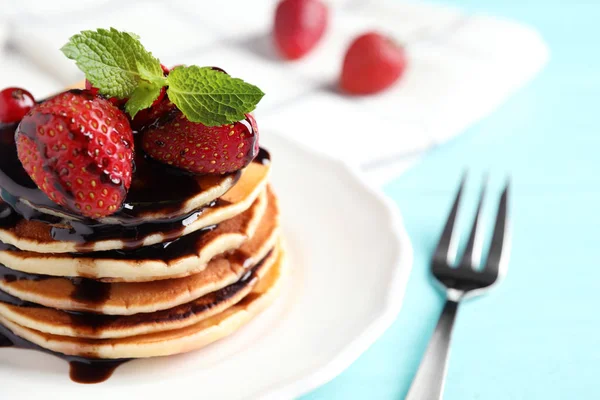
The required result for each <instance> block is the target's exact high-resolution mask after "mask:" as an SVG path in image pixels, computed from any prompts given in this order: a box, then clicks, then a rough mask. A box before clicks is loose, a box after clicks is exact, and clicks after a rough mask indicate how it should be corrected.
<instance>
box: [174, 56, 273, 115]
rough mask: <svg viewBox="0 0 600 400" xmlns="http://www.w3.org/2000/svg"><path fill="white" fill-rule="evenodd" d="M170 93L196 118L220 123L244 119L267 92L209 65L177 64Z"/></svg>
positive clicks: (182, 109)
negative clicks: (186, 65)
mask: <svg viewBox="0 0 600 400" xmlns="http://www.w3.org/2000/svg"><path fill="white" fill-rule="evenodd" d="M167 84H168V86H169V88H168V91H167V94H168V96H169V100H171V101H172V102H173V103H174V104H175V105H176V106H177V108H179V109H180V110H181V112H183V114H185V116H186V117H187V118H188V119H189V120H190V121H192V122H200V123H202V124H204V125H207V126H220V125H225V124H229V123H232V122H236V121H240V120H242V119H244V114H246V113H249V112H251V111H253V110H254V109H255V108H256V105H257V104H258V102H259V101H260V99H262V97H263V96H264V95H265V94H264V93H263V92H262V91H261V90H260V89H259V88H257V87H256V86H254V85H251V84H249V83H246V82H244V81H243V80H241V79H237V78H232V77H231V76H229V75H227V74H224V73H222V72H220V71H215V70H213V69H211V68H209V67H205V68H201V67H197V66H194V65H193V66H189V67H184V66H181V67H177V68H175V69H173V70H172V71H171V72H170V73H169V76H168V77H167Z"/></svg>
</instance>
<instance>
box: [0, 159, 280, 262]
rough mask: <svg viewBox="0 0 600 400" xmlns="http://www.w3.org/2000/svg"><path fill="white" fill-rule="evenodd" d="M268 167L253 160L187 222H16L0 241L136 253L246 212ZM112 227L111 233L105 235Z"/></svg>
mask: <svg viewBox="0 0 600 400" xmlns="http://www.w3.org/2000/svg"><path fill="white" fill-rule="evenodd" d="M269 169H270V168H269V165H268V164H262V163H258V162H253V163H250V165H248V167H246V168H245V169H244V170H243V172H242V175H241V177H240V179H239V180H238V181H237V183H236V184H235V185H234V186H233V187H232V188H231V189H230V190H229V191H227V193H225V194H224V195H223V196H221V197H220V199H219V201H217V202H216V204H215V205H213V206H211V207H206V208H203V209H200V210H197V211H195V212H193V213H191V214H189V215H187V216H186V217H185V218H183V219H175V220H169V221H167V222H164V221H163V222H158V223H157V222H152V221H148V222H147V223H144V224H141V225H134V226H132V227H129V226H127V225H103V224H100V225H99V226H95V227H94V226H90V225H85V224H80V223H75V222H73V221H70V222H69V224H70V225H64V222H63V223H61V224H59V225H56V224H49V223H47V222H41V221H37V220H26V219H23V218H20V219H18V221H17V222H16V223H14V224H13V225H10V226H5V227H0V242H3V243H5V244H8V245H11V246H14V247H16V248H17V249H20V250H26V251H32V252H38V253H73V252H93V251H106V250H120V249H136V248H140V247H144V246H151V245H154V244H157V243H163V242H168V241H171V240H173V239H176V238H179V237H181V236H185V235H188V234H190V233H193V232H196V231H198V230H200V229H203V228H206V227H208V226H211V225H216V224H218V223H220V222H223V221H226V220H228V219H230V218H232V217H234V216H236V215H237V214H240V213H242V212H244V211H245V210H247V209H248V208H249V207H250V205H251V204H252V203H253V202H254V200H256V198H257V197H258V195H259V194H260V192H261V191H262V190H263V189H264V187H265V186H266V183H267V179H268V176H269ZM107 229H108V231H106V230H107Z"/></svg>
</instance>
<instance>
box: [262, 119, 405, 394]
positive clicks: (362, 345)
mask: <svg viewBox="0 0 600 400" xmlns="http://www.w3.org/2000/svg"><path fill="white" fill-rule="evenodd" d="M271 136H275V137H276V140H281V141H284V142H287V143H288V144H290V145H291V146H293V147H296V148H298V149H300V150H301V151H302V152H304V153H307V154H310V155H311V156H313V157H317V158H319V159H321V161H324V162H329V163H332V164H334V165H335V166H336V167H338V168H339V169H340V170H342V171H344V172H345V173H347V175H348V176H349V177H350V178H351V179H354V180H355V181H356V182H357V183H358V184H359V185H360V186H362V187H363V188H364V189H365V191H366V193H368V194H369V195H370V196H372V197H373V198H374V199H375V200H376V201H377V202H379V203H380V205H381V206H382V207H383V209H385V211H386V213H387V215H388V222H389V227H388V228H389V230H390V232H391V233H392V236H393V239H394V242H395V243H394V245H395V246H396V247H397V248H398V249H400V251H398V252H397V254H396V257H395V260H394V262H393V263H392V265H391V268H392V279H391V281H390V284H389V286H388V292H387V294H386V301H385V304H386V306H385V308H382V309H381V312H380V314H379V315H378V316H377V317H376V318H375V319H374V320H373V321H372V322H371V323H369V324H367V325H365V328H364V329H363V331H362V332H361V333H360V334H359V335H357V336H356V337H355V338H354V339H352V340H351V341H350V343H349V344H348V345H346V346H345V347H344V348H342V349H341V350H340V351H338V353H337V354H336V355H335V356H333V357H332V358H331V359H330V360H329V361H327V362H325V363H323V364H322V365H321V366H319V367H318V368H316V369H314V370H312V371H311V372H310V373H307V374H303V376H301V377H295V378H291V379H288V380H286V381H284V382H282V383H275V384H273V385H271V386H269V387H267V388H265V389H263V390H261V391H259V392H256V393H254V395H255V396H256V398H259V399H282V398H297V397H299V396H302V395H305V394H308V393H310V392H311V391H313V390H315V389H317V388H319V387H321V386H323V385H325V384H326V383H328V382H330V381H331V380H333V379H334V378H336V377H337V376H338V375H340V374H341V373H342V372H344V371H345V370H346V369H348V368H349V367H350V366H351V365H352V364H353V363H354V362H355V361H356V360H357V359H358V358H359V357H360V356H361V355H362V354H363V353H364V352H366V351H367V350H368V349H369V348H370V347H371V346H372V345H373V344H374V343H375V342H376V341H377V340H378V339H379V338H380V337H381V336H382V335H383V334H384V333H385V332H386V331H387V330H388V328H389V327H390V326H391V325H392V324H393V323H394V321H395V320H396V318H397V316H398V314H399V313H400V310H401V308H402V303H403V301H404V295H405V293H406V288H407V286H408V280H409V278H410V273H411V271H412V267H413V262H414V250H413V246H412V242H411V240H410V236H409V235H408V231H407V230H406V227H405V225H404V219H403V217H402V213H401V210H400V207H398V206H397V205H396V204H395V203H394V202H393V201H392V199H391V198H389V197H388V196H386V195H385V193H384V192H383V190H382V189H381V188H380V187H378V186H377V185H376V184H374V183H371V182H369V180H368V175H367V174H366V173H365V172H363V171H361V170H360V169H359V167H358V166H355V165H353V164H351V163H350V162H348V161H345V160H342V159H338V158H335V157H332V156H330V155H327V154H326V153H323V152H321V151H318V150H315V149H313V148H311V147H309V146H308V145H306V144H304V143H302V142H300V141H298V140H294V139H293V138H290V137H288V136H286V135H284V134H281V133H279V132H276V131H272V132H269V137H271ZM267 141H268V139H267ZM267 146H268V143H267Z"/></svg>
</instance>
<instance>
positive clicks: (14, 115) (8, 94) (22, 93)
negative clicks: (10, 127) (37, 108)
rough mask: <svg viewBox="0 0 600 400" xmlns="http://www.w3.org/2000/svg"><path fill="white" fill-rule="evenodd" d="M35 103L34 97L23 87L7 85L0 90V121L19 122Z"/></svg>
mask: <svg viewBox="0 0 600 400" xmlns="http://www.w3.org/2000/svg"><path fill="white" fill-rule="evenodd" d="M34 105H35V99H34V98H33V96H32V95H31V93H29V92H28V91H27V90H25V89H21V88H16V87H9V88H6V89H4V90H2V91H1V92H0V123H4V124H10V123H13V122H19V121H20V120H21V119H22V118H23V117H24V116H25V114H27V113H28V112H29V110H31V108H32V107H33V106H34Z"/></svg>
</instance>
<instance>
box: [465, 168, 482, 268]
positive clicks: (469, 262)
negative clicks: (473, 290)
mask: <svg viewBox="0 0 600 400" xmlns="http://www.w3.org/2000/svg"><path fill="white" fill-rule="evenodd" d="M486 186H487V177H486V178H485V179H484V181H483V186H482V187H481V193H480V194H479V204H477V211H475V219H474V220H473V225H472V227H471V233H470V234H469V240H468V242H467V246H466V247H465V251H464V252H463V256H462V258H461V260H460V264H459V267H464V268H473V267H474V266H475V265H477V264H478V263H479V259H480V258H481V229H479V228H480V227H479V219H480V217H481V208H482V207H483V200H484V198H485V189H486Z"/></svg>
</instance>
